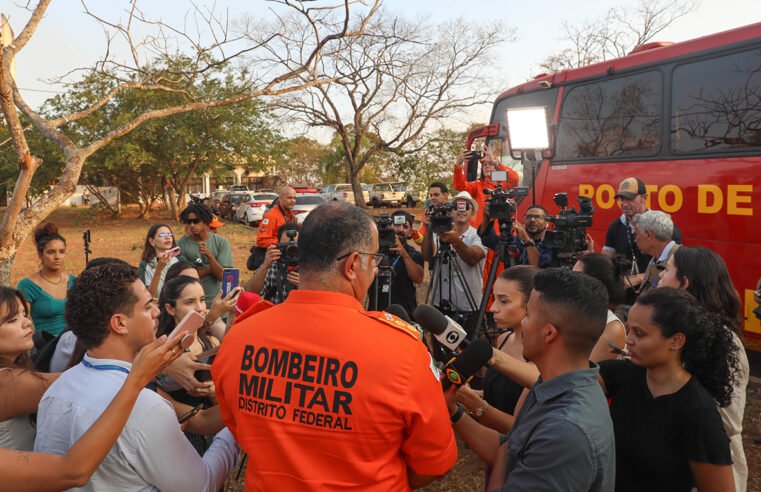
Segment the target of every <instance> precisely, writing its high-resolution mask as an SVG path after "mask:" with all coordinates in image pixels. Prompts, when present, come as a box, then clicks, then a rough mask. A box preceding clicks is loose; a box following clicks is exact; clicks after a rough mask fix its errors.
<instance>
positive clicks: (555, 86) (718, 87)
mask: <svg viewBox="0 0 761 492" xmlns="http://www.w3.org/2000/svg"><path fill="white" fill-rule="evenodd" d="M536 107H544V108H546V109H547V115H548V119H549V123H550V135H551V139H550V140H551V144H550V147H551V148H550V149H549V150H548V151H545V152H544V153H543V154H540V159H539V161H540V162H538V163H537V164H538V169H532V170H531V171H528V170H527V169H528V168H529V167H531V168H534V167H536V164H533V165H532V164H530V162H528V164H527V161H526V160H525V159H524V160H523V161H515V160H512V159H511V158H510V149H508V144H507V141H508V135H507V131H506V128H507V121H506V114H507V111H508V110H512V109H518V108H536ZM477 134H480V135H481V136H487V142H488V143H490V145H491V146H492V148H497V149H499V153H500V155H501V157H502V161H503V162H505V163H508V162H512V165H513V167H514V168H515V169H516V171H518V173H519V174H520V175H521V176H522V182H521V185H522V186H528V187H530V188H533V190H532V193H534V194H535V199H536V202H537V203H540V204H542V205H543V206H544V207H545V208H547V210H549V211H550V213H551V214H555V213H556V211H557V206H556V205H554V204H553V195H554V194H555V193H558V192H567V193H568V196H569V199H570V201H571V204H574V202H575V196H576V195H582V196H588V197H591V198H592V200H593V204H594V207H595V214H594V225H593V227H592V228H591V229H590V231H589V232H590V233H591V234H592V237H593V238H594V240H595V243H596V245H597V248H598V250H599V248H600V247H601V245H602V244H604V239H605V231H606V230H607V227H608V225H609V224H610V223H611V222H612V221H613V220H614V219H615V218H616V217H618V216H620V213H621V212H620V210H619V207H618V205H617V203H616V200H615V199H614V195H615V194H616V188H617V186H618V183H619V182H620V181H621V180H622V179H624V178H626V177H629V176H636V177H639V178H641V179H642V180H643V181H644V182H645V183H646V185H647V188H648V191H649V193H648V197H649V204H648V206H649V208H652V209H655V210H662V211H664V212H668V213H669V214H671V215H672V218H673V219H674V222H675V223H676V224H677V225H678V226H679V227H680V229H681V230H682V233H683V237H684V243H685V244H686V245H689V246H705V247H708V248H711V249H713V250H714V251H716V252H717V253H719V254H720V255H721V256H722V257H723V258H724V259H725V260H726V262H727V264H728V266H729V269H730V272H731V274H732V279H733V281H734V284H735V287H736V288H737V290H738V292H739V293H740V297H741V299H742V301H743V306H744V314H745V319H746V321H745V330H746V346H748V347H749V348H753V349H754V350H761V324H759V320H758V319H757V318H756V317H755V316H754V315H753V313H752V309H753V308H754V307H755V303H754V302H753V291H754V290H755V287H756V281H757V279H758V278H759V277H761V23H759V24H754V25H750V26H747V27H743V28H739V29H734V30H731V31H726V32H722V33H718V34H714V35H710V36H705V37H702V38H697V39H693V40H690V41H685V42H681V43H650V44H646V45H644V46H642V47H640V48H638V49H636V50H635V51H633V52H632V53H630V54H629V55H628V56H624V57H622V58H617V59H614V60H609V61H605V62H601V63H597V64H594V65H590V66H587V67H583V68H578V69H572V70H566V71H563V72H559V73H554V74H542V75H540V76H537V77H536V78H535V79H534V80H531V81H530V82H527V83H524V84H521V85H519V86H517V87H513V88H511V89H509V90H507V91H505V92H504V93H503V94H501V95H500V96H499V97H498V98H497V100H496V102H495V104H494V108H493V110H492V116H491V124H490V125H489V126H488V127H484V128H483V129H481V131H480V132H479V131H476V132H474V133H473V134H471V136H473V137H474V136H475V135H477ZM529 196H531V195H529ZM531 201H532V198H529V199H524V200H522V202H521V204H520V206H519V208H518V215H519V216H522V215H523V213H524V212H525V209H526V207H527V206H528V205H529V204H530V202H531Z"/></svg>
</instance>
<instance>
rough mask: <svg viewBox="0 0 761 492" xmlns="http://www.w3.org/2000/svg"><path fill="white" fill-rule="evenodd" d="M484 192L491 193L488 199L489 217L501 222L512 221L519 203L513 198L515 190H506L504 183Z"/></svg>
mask: <svg viewBox="0 0 761 492" xmlns="http://www.w3.org/2000/svg"><path fill="white" fill-rule="evenodd" d="M484 193H485V194H487V195H489V198H488V199H487V200H486V201H487V202H489V218H490V219H492V220H499V221H501V222H512V221H513V218H514V217H515V211H516V210H517V209H518V204H517V203H516V202H515V200H514V199H513V196H514V195H515V192H514V190H512V189H507V190H504V189H502V185H500V184H497V187H496V188H494V190H488V189H485V190H484Z"/></svg>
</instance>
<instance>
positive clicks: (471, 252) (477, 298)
mask: <svg viewBox="0 0 761 492" xmlns="http://www.w3.org/2000/svg"><path fill="white" fill-rule="evenodd" d="M453 204H454V207H455V209H454V210H452V211H451V212H450V215H451V217H452V230H451V231H448V232H442V233H441V234H437V235H436V237H434V235H433V233H432V232H431V230H430V229H428V231H426V234H425V237H424V238H423V248H422V251H423V259H425V260H426V261H429V262H431V267H432V268H433V269H434V275H433V276H432V278H431V292H432V293H433V298H432V299H433V300H432V303H433V305H434V306H436V307H437V308H438V309H439V310H440V311H442V312H444V313H445V314H450V313H451V314H459V315H460V318H461V319H463V318H470V314H472V313H474V312H476V311H478V306H479V305H480V304H481V299H482V297H483V295H482V289H483V282H482V278H483V277H482V272H483V269H484V259H485V258H486V248H485V247H484V245H483V244H482V243H481V238H480V237H479V236H478V232H477V231H476V228H475V227H473V226H472V225H470V223H471V220H472V219H473V216H474V215H476V214H478V203H476V201H475V200H474V199H473V197H472V196H470V193H468V192H467V191H461V192H460V193H458V194H457V196H455V197H454V200H453ZM444 244H448V245H449V246H451V247H452V250H453V252H454V254H455V258H456V263H457V266H459V270H461V271H462V277H459V276H458V275H457V269H456V267H455V265H451V264H450V265H447V264H442V265H441V267H440V268H438V272H437V269H436V267H437V266H438V265H436V263H437V261H438V260H437V258H436V257H434V255H435V254H436V253H437V252H438V251H439V250H440V249H441V248H442V246H443V245H444ZM450 272H451V278H450ZM463 287H465V288H467V291H468V292H469V293H470V295H468V293H466V292H465V290H464V289H463ZM471 296H472V297H471ZM469 298H470V299H469ZM465 329H466V330H467V329H468V326H465Z"/></svg>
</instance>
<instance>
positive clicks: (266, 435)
mask: <svg viewBox="0 0 761 492" xmlns="http://www.w3.org/2000/svg"><path fill="white" fill-rule="evenodd" d="M298 243H299V251H300V254H299V270H300V276H301V278H300V284H299V290H294V291H293V292H291V294H290V296H289V297H288V299H286V301H285V302H283V303H282V304H279V305H276V306H269V304H268V303H264V302H260V303H258V304H256V305H255V306H254V307H252V308H251V310H250V312H247V313H246V315H244V316H243V317H241V319H242V321H240V322H239V323H236V324H235V325H234V326H233V328H232V329H231V330H230V332H229V333H228V334H227V335H226V336H225V343H224V344H222V348H221V349H220V351H219V354H218V355H217V357H216V360H215V362H214V365H213V367H212V376H213V378H214V382H215V387H216V392H217V398H218V400H219V406H220V410H221V413H222V419H223V421H224V422H225V424H226V425H227V427H228V428H229V429H230V430H231V431H232V433H233V434H234V435H235V437H236V439H237V441H238V443H239V444H240V446H241V448H243V449H244V450H245V451H246V452H247V453H248V457H249V463H248V467H247V472H246V490H247V491H253V490H299V491H306V490H326V489H327V490H335V489H339V488H340V489H341V490H357V491H359V490H361V491H387V490H409V489H410V488H414V487H419V486H422V485H424V484H426V483H428V482H430V481H432V480H433V479H434V478H435V477H437V476H440V475H442V474H444V473H445V472H446V471H448V470H449V469H450V468H451V467H452V466H453V465H454V463H455V461H456V460H457V445H456V443H455V440H454V435H453V433H452V429H451V424H450V420H449V414H448V411H447V408H446V404H445V402H444V396H443V392H442V389H441V384H440V382H439V380H438V370H437V369H436V366H435V365H434V364H433V361H432V359H431V357H430V355H429V354H428V352H427V350H426V348H425V346H424V344H423V343H421V340H420V335H419V333H418V332H417V330H415V328H413V327H411V326H410V325H408V324H407V323H405V322H404V321H401V320H400V319H398V318H396V317H394V316H392V315H390V314H387V313H380V312H367V311H365V310H364V309H363V307H362V305H361V304H360V300H361V299H362V298H364V296H365V293H366V292H367V289H368V287H369V286H370V284H371V283H372V281H373V278H374V277H375V274H376V272H377V266H376V265H377V264H378V262H379V260H380V258H381V256H380V255H378V254H377V251H378V231H377V229H376V228H375V224H374V223H373V222H372V220H371V219H370V218H369V217H368V216H367V215H366V214H365V213H364V212H363V211H362V210H360V209H358V208H356V207H354V206H352V205H349V204H346V203H344V202H331V203H327V204H325V205H321V206H320V207H318V208H317V209H315V210H314V211H313V212H312V213H310V215H309V216H308V217H307V219H306V220H305V221H304V224H303V225H302V228H301V234H300V236H299V240H298Z"/></svg>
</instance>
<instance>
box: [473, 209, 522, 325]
mask: <svg viewBox="0 0 761 492" xmlns="http://www.w3.org/2000/svg"><path fill="white" fill-rule="evenodd" d="M497 224H498V225H497V226H498V227H499V236H498V243H497V248H496V249H495V250H494V260H493V261H492V264H491V268H489V276H488V277H487V279H486V286H485V288H484V297H483V299H481V305H480V306H479V307H478V317H477V318H476V327H481V325H482V323H483V320H484V316H485V315H486V306H487V305H488V304H489V297H490V296H491V289H492V287H494V281H495V279H496V276H497V268H498V267H499V264H500V263H501V262H504V264H505V268H510V267H511V266H515V258H514V257H513V256H512V255H510V254H509V253H515V252H517V246H516V244H515V237H514V236H513V235H512V224H511V223H510V219H499V220H498V221H497ZM483 328H484V335H486V337H487V338H488V339H491V337H490V336H489V334H488V333H487V330H486V325H485V324H484V326H483ZM477 335H478V330H477V329H476V330H473V333H472V334H471V335H470V338H471V340H473V339H475V338H476V336H477Z"/></svg>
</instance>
